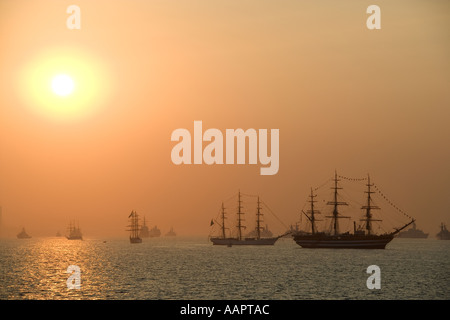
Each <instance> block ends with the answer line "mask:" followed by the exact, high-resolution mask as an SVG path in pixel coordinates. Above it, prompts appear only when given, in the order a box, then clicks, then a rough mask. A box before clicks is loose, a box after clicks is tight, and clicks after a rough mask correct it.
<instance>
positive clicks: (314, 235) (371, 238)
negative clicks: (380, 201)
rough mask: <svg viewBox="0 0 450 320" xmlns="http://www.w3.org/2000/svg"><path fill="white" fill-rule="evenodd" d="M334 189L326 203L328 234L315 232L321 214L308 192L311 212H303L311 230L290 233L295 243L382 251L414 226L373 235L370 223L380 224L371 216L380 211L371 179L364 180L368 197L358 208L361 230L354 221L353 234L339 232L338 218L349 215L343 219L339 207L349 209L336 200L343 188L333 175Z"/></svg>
mask: <svg viewBox="0 0 450 320" xmlns="http://www.w3.org/2000/svg"><path fill="white" fill-rule="evenodd" d="M332 180H333V182H334V186H333V187H332V189H333V199H332V200H331V201H328V202H327V203H326V204H327V205H329V206H331V207H332V208H333V211H332V214H331V215H330V216H326V218H331V226H332V228H331V229H332V230H331V232H324V231H318V230H317V226H316V222H317V221H319V220H318V219H317V218H316V215H317V214H319V213H320V212H319V211H318V210H316V208H315V205H314V204H315V203H316V202H317V201H316V200H314V199H315V197H316V196H317V195H315V194H314V192H313V190H312V189H311V194H310V197H309V198H310V200H309V203H310V209H309V210H308V212H304V211H303V210H302V213H303V214H304V215H305V216H306V217H307V219H308V220H309V222H310V223H311V231H310V232H304V231H296V232H294V233H293V239H294V241H295V242H296V243H297V244H298V245H300V246H301V247H303V248H331V249H338V248H345V249H384V248H385V247H386V245H387V244H388V243H389V242H390V241H392V239H393V238H394V236H395V235H396V234H397V233H399V232H400V231H401V230H403V229H404V228H406V227H407V226H409V225H410V224H412V223H414V221H415V220H414V219H412V220H411V221H410V222H408V223H406V224H405V225H403V226H401V227H400V228H394V231H392V232H388V233H383V234H376V233H375V232H374V230H373V227H372V223H373V222H375V221H377V222H381V220H379V219H375V218H374V217H373V210H378V209H380V208H379V207H378V206H376V205H374V204H373V199H372V194H373V193H375V192H374V191H373V189H372V187H373V186H374V184H371V183H370V176H368V177H367V184H366V186H367V191H365V193H367V198H366V203H365V205H363V206H362V207H361V209H363V210H364V216H363V218H362V219H360V221H362V222H363V224H364V227H359V228H357V226H356V222H355V221H354V222H353V233H350V232H344V233H342V232H340V230H339V223H338V221H339V219H342V218H350V217H348V216H342V215H341V214H340V212H339V207H341V206H348V203H347V202H345V201H341V199H339V194H338V190H340V189H342V188H341V187H340V186H339V185H338V182H339V181H340V179H338V175H337V173H336V172H335V175H334V179H332Z"/></svg>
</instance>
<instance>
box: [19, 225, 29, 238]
mask: <svg viewBox="0 0 450 320" xmlns="http://www.w3.org/2000/svg"><path fill="white" fill-rule="evenodd" d="M30 238H31V236H30V235H29V234H27V233H26V232H25V228H22V231H20V232H19V233H18V234H17V239H30Z"/></svg>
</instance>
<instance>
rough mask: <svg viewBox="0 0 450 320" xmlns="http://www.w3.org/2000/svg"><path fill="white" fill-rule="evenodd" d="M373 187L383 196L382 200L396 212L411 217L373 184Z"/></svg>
mask: <svg viewBox="0 0 450 320" xmlns="http://www.w3.org/2000/svg"><path fill="white" fill-rule="evenodd" d="M373 187H374V188H375V190H377V192H378V193H379V194H380V195H381V196H382V197H383V199H384V200H386V202H387V203H389V204H390V205H391V207H393V208H394V209H396V210H397V211H398V212H400V213H402V214H404V215H405V216H407V217H408V218H410V219H412V217H411V216H409V215H408V214H407V213H405V212H404V211H403V210H402V209H400V208H398V207H397V206H396V205H395V204H393V203H392V201H391V200H389V198H388V197H386V196H385V195H384V193H383V192H381V191H380V189H378V187H377V186H376V185H375V184H374V185H373Z"/></svg>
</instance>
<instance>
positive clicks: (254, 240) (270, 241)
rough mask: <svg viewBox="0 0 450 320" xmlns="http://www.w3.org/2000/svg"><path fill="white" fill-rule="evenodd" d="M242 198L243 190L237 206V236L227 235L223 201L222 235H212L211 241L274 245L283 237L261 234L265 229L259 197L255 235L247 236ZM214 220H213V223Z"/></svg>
mask: <svg viewBox="0 0 450 320" xmlns="http://www.w3.org/2000/svg"><path fill="white" fill-rule="evenodd" d="M242 209H243V207H242V200H241V192H240V191H239V193H238V207H237V212H236V215H237V226H236V228H237V236H235V237H231V236H227V229H228V228H227V227H226V226H225V220H226V214H225V207H224V204H223V203H222V210H221V215H220V220H221V221H220V222H218V224H219V225H220V236H217V237H210V240H211V242H212V243H213V244H214V245H226V246H233V245H274V244H275V242H276V241H277V240H278V239H279V238H280V237H281V236H279V237H263V236H262V234H261V231H262V230H264V227H263V226H262V216H263V213H262V212H261V209H262V208H261V202H260V200H259V197H258V202H257V207H256V210H257V211H256V227H255V236H254V237H248V236H247V237H246V236H244V230H245V228H246V227H245V226H244V225H243V221H244V219H243V215H244V212H243V211H242ZM213 223H214V222H213V221H211V225H212V224H213Z"/></svg>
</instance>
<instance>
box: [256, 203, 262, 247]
mask: <svg viewBox="0 0 450 320" xmlns="http://www.w3.org/2000/svg"><path fill="white" fill-rule="evenodd" d="M256 209H257V211H256V239H258V240H259V239H261V228H262V227H261V222H262V221H261V216H262V215H263V214H262V213H261V202H260V201H259V196H258V205H257V207H256Z"/></svg>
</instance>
